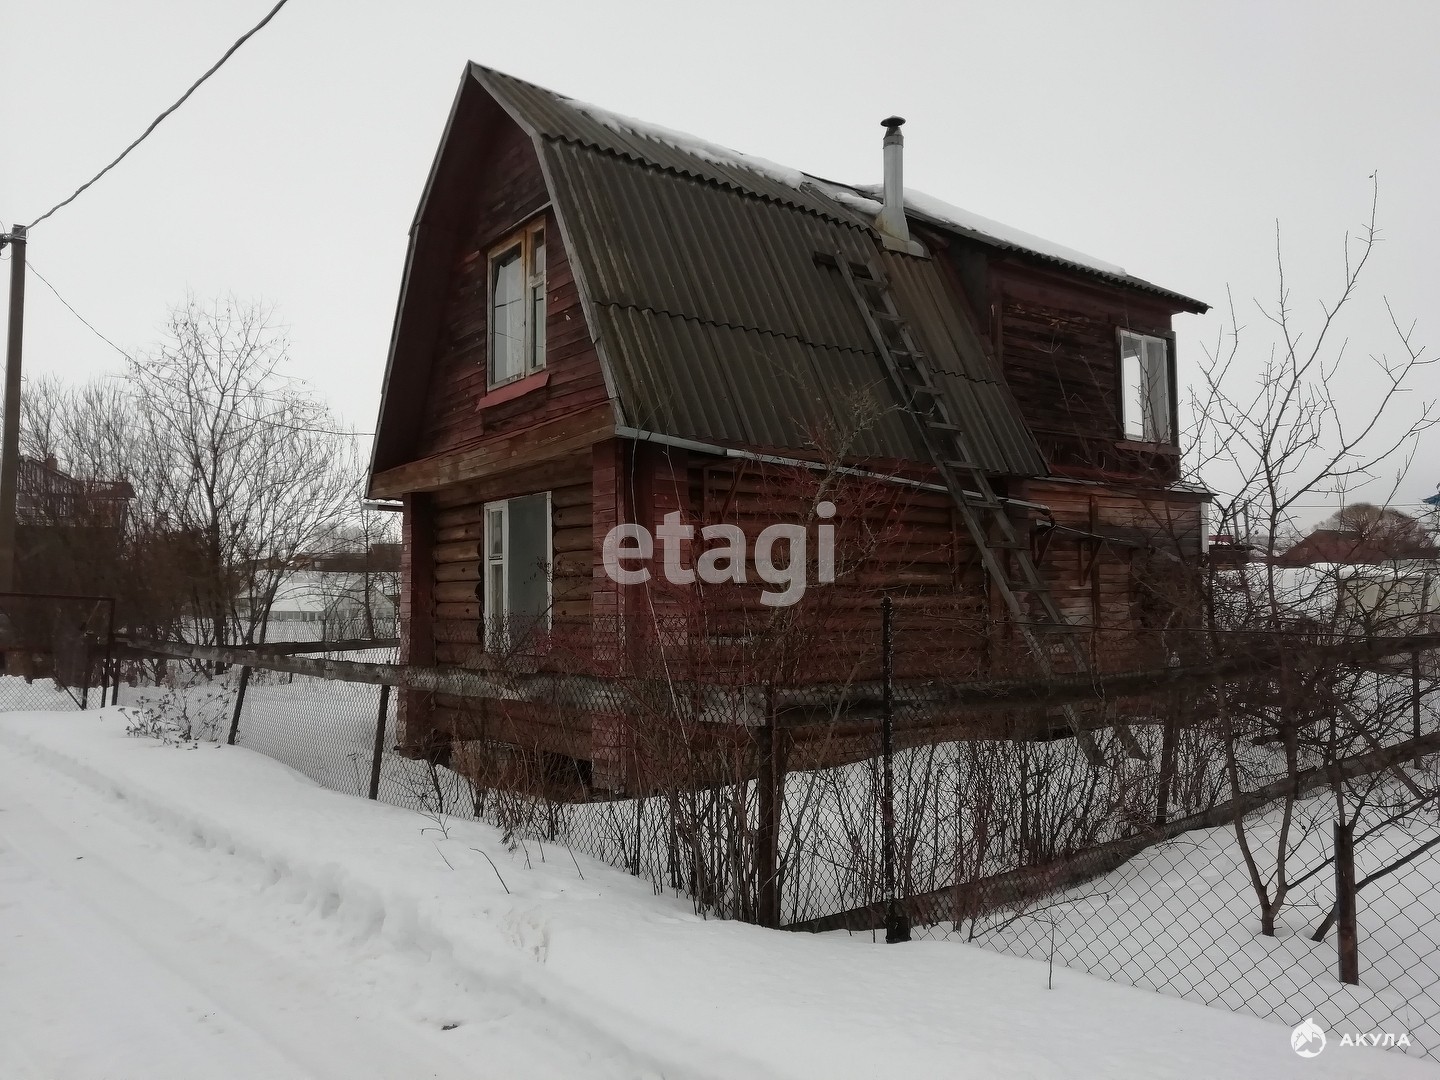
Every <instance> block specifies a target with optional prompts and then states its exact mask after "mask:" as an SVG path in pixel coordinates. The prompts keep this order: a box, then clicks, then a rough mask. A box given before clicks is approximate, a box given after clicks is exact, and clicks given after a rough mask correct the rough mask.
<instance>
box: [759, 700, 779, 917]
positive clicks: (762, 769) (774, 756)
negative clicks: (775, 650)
mask: <svg viewBox="0 0 1440 1080" xmlns="http://www.w3.org/2000/svg"><path fill="white" fill-rule="evenodd" d="M779 735H780V732H779V727H778V725H777V724H776V723H775V705H774V695H773V693H772V690H771V688H770V687H769V686H766V687H765V725H764V727H762V728H761V729H760V730H759V731H758V732H757V736H758V740H757V743H756V747H755V749H756V758H757V760H756V775H755V785H756V793H755V794H756V802H757V806H756V812H757V816H758V818H759V820H758V822H757V824H756V829H755V879H756V884H757V886H758V891H759V896H758V907H757V910H756V913H755V915H756V919H755V921H756V922H758V923H759V924H760V925H761V926H768V927H771V928H778V927H779V926H780V865H779V864H780V815H781V807H782V806H783V804H784V798H783V795H782V790H783V789H782V785H783V784H784V782H785V780H784V772H783V769H784V765H783V764H782V763H781V761H780V753H779V742H780V738H779Z"/></svg>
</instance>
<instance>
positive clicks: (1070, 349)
mask: <svg viewBox="0 0 1440 1080" xmlns="http://www.w3.org/2000/svg"><path fill="white" fill-rule="evenodd" d="M990 305H991V312H990V315H991V326H990V329H991V341H992V345H993V346H994V349H995V352H996V353H997V355H998V356H999V357H1000V360H1001V367H1002V370H1003V372H1004V375H1005V379H1006V381H1007V382H1008V383H1009V384H1010V389H1011V391H1012V392H1013V393H1014V395H1015V399H1016V401H1017V402H1018V403H1019V405H1020V412H1021V415H1022V416H1023V417H1024V418H1025V422H1026V423H1027V424H1028V425H1029V427H1030V430H1031V431H1032V432H1033V433H1034V435H1035V439H1036V441H1037V442H1038V443H1039V444H1040V449H1041V452H1042V453H1043V454H1044V455H1045V457H1046V460H1047V461H1048V462H1049V464H1050V467H1051V469H1052V470H1053V471H1054V472H1056V473H1059V474H1061V475H1064V474H1072V475H1079V476H1089V475H1098V474H1105V475H1110V476H1117V477H1118V476H1133V477H1136V478H1148V479H1150V480H1154V481H1167V480H1171V479H1174V478H1175V476H1176V461H1175V459H1172V458H1166V457H1163V456H1157V455H1153V454H1145V453H1141V452H1139V451H1138V450H1137V449H1136V448H1134V447H1132V446H1128V445H1119V444H1123V443H1124V442H1125V440H1124V430H1123V426H1122V424H1121V418H1120V353H1119V346H1118V344H1117V340H1116V330H1117V329H1118V328H1126V329H1131V330H1135V331H1138V332H1140V333H1144V334H1165V333H1168V332H1169V331H1170V318H1171V309H1170V308H1169V307H1167V306H1166V305H1165V302H1164V301H1162V300H1160V299H1158V298H1155V299H1151V298H1148V297H1145V296H1144V295H1143V294H1140V293H1135V292H1131V291H1127V290H1124V289H1116V288H1109V287H1105V286H1101V285H1092V284H1090V283H1087V282H1082V281H1078V280H1076V279H1075V278H1074V277H1073V276H1066V275H1061V274H1058V273H1049V272H1047V271H1042V270H1038V269H1035V268H1033V267H1030V266H1027V265H1022V264H1019V263H1014V262H1007V261H1003V260H1002V261H996V262H992V264H991V266H990ZM1181 377H1182V381H1183V369H1182V372H1181Z"/></svg>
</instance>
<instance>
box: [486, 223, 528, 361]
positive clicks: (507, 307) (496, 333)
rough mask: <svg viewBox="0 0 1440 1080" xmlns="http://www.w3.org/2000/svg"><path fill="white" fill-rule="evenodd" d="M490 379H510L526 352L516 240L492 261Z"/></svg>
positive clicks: (520, 270)
mask: <svg viewBox="0 0 1440 1080" xmlns="http://www.w3.org/2000/svg"><path fill="white" fill-rule="evenodd" d="M490 274H491V281H490V295H491V307H490V382H492V383H501V382H505V381H506V380H508V379H513V378H514V377H515V376H516V375H519V374H520V373H521V371H522V370H523V365H524V356H525V290H524V277H523V265H522V262H521V250H520V246H519V245H518V244H517V245H516V246H515V247H513V248H511V249H510V250H509V251H507V252H505V253H504V254H503V255H501V256H500V257H499V258H497V259H495V260H494V262H493V263H492V264H491V270H490Z"/></svg>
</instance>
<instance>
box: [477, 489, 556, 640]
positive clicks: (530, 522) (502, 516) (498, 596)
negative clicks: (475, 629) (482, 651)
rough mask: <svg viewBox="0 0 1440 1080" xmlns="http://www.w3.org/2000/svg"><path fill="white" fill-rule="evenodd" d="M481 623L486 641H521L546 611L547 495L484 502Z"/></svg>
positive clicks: (544, 622)
mask: <svg viewBox="0 0 1440 1080" xmlns="http://www.w3.org/2000/svg"><path fill="white" fill-rule="evenodd" d="M484 550H485V625H486V639H487V641H489V642H490V643H491V644H492V646H495V647H500V646H504V645H506V644H510V643H514V642H517V641H523V640H524V638H525V637H526V636H527V635H529V634H530V633H532V632H534V631H535V630H536V629H537V628H540V627H544V626H545V625H547V623H548V620H549V615H550V496H549V494H548V493H541V494H539V495H526V496H523V497H521V498H516V499H506V500H505V501H503V502H497V503H487V504H486V506H485V549H484Z"/></svg>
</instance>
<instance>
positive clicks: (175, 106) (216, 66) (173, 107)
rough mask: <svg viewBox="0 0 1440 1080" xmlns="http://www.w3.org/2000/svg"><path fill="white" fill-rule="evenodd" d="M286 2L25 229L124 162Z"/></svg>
mask: <svg viewBox="0 0 1440 1080" xmlns="http://www.w3.org/2000/svg"><path fill="white" fill-rule="evenodd" d="M287 2H288V0H280V2H279V3H278V4H276V5H275V6H274V7H273V8H271V9H270V11H269V12H268V13H267V14H266V16H265V17H264V18H263V19H261V20H260V21H259V22H258V23H256V24H255V25H254V26H252V27H251V28H250V29H249V30H247V31H246V32H245V33H244V34H243V35H242V36H241V37H240V38H239V39H238V40H237V41H236V42H235V44H233V45H231V46H230V48H228V49H226V50H225V55H224V56H222V57H220V59H219V60H217V61H215V63H214V64H213V65H212V66H211V68H210V70H209V71H207V72H205V74H204V75H201V76H200V78H198V79H196V80H195V81H194V82H193V83H192V84H191V85H190V89H188V90H186V91H185V93H183V94H181V95H180V99H179V100H178V101H176V102H175V104H173V105H171V106H170V107H169V108H168V109H166V110H165V111H164V112H162V113H161V114H160V115H159V116H157V117H156V118H155V119H154V120H152V121H150V126H149V127H147V128H146V129H145V130H144V131H142V132H141V133H140V137H139V138H138V139H136V140H135V141H134V142H132V143H131V144H130V145H129V146H127V147H126V148H125V149H124V150H122V151H121V152H120V156H119V157H117V158H116V159H115V160H114V161H112V162H110V164H109V165H106V166H105V167H104V168H103V169H101V170H100V171H99V172H98V173H96V174H95V175H94V176H92V177H91V178H90V179H89V180H87V181H85V183H83V184H81V185H80V186H79V187H78V188H76V189H75V190H74V191H73V192H71V193H70V195H69V196H68V197H67V198H65V199H63V200H61V201H60V202H58V203H56V204H55V205H54V206H52V207H51V208H50V209H49V210H46V211H45V213H43V214H41V215H40V216H39V217H37V218H36V219H35V220H34V221H32V222H31V223H30V224H29V225H27V226H26V228H28V229H33V228H34V227H35V226H36V225H38V224H40V222H42V221H44V220H45V219H46V218H48V217H49V216H50V215H51V214H53V213H55V211H56V210H59V209H60V208H61V207H62V206H68V205H69V204H70V203H72V202H74V201H75V200H76V199H77V198H79V197H80V194H81V193H82V192H83V191H84V190H85V189H86V188H88V187H89V186H90V185H91V184H93V183H95V181H96V180H99V179H100V178H101V177H102V176H104V175H105V174H106V173H107V172H109V171H110V170H111V169H113V168H114V167H115V166H116V165H119V164H120V162H122V161H124V160H125V156H126V155H127V154H129V153H130V151H131V150H134V149H135V148H136V147H137V146H139V145H140V144H141V143H142V142H144V141H145V138H146V136H148V135H149V134H150V133H151V132H152V131H154V130H155V129H156V128H157V127H159V126H160V121H162V120H164V119H165V118H166V117H167V116H169V115H170V114H171V113H173V112H174V111H175V110H176V109H178V108H180V106H181V105H184V104H185V102H186V100H187V99H188V98H189V97H190V95H191V94H193V93H194V92H195V91H196V90H198V89H199V88H200V84H201V83H203V82H204V81H205V80H206V79H208V78H210V76H211V75H214V74H215V72H217V71H219V70H220V65H222V64H223V63H225V61H226V60H229V59H230V57H231V56H233V55H234V54H235V50H236V49H238V48H240V46H241V45H244V44H245V42H247V41H249V40H250V39H251V38H252V37H254V36H255V34H256V33H257V32H258V31H259V30H260V28H261V27H263V26H264V25H265V24H266V23H268V22H269V21H270V20H271V19H273V18H274V17H275V14H276V12H278V11H279V10H280V9H281V8H282V7H284V6H285V4H286V3H287Z"/></svg>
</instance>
